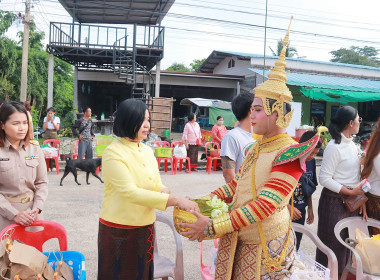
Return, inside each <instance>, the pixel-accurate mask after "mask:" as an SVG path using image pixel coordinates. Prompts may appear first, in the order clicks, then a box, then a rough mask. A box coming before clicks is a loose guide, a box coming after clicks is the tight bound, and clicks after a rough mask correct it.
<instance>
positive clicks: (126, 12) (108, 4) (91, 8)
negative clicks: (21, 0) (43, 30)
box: [58, 0, 175, 25]
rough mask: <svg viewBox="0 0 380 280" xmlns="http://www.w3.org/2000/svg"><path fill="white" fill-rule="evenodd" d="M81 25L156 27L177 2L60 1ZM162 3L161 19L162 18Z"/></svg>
mask: <svg viewBox="0 0 380 280" xmlns="http://www.w3.org/2000/svg"><path fill="white" fill-rule="evenodd" d="M58 1H59V2H60V3H61V5H62V6H63V7H64V8H65V9H66V11H67V12H68V13H69V14H70V15H71V17H73V16H74V12H75V19H74V20H75V21H77V22H80V23H102V24H142V25H155V24H157V23H158V22H159V20H160V19H161V20H162V19H163V18H164V17H165V15H166V13H167V12H168V11H169V9H170V7H171V6H172V5H173V3H174V1H175V0H113V1H104V0H92V1H89V0H86V1H75V0H58ZM160 3H161V17H160Z"/></svg>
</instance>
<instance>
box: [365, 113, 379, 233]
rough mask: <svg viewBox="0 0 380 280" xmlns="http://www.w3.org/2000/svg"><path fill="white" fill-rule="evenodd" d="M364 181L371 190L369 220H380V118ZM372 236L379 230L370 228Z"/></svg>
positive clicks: (368, 210)
mask: <svg viewBox="0 0 380 280" xmlns="http://www.w3.org/2000/svg"><path fill="white" fill-rule="evenodd" d="M363 166H364V167H363V170H362V173H361V177H362V179H368V181H369V183H370V185H371V189H370V190H369V192H368V193H366V195H367V197H368V201H367V205H366V206H367V207H366V208H367V209H366V211H367V215H368V217H369V218H372V219H376V220H380V118H379V119H378V121H377V124H376V126H375V129H374V131H372V135H371V138H370V139H369V144H368V148H367V152H366V156H365V158H364V160H363ZM369 230H370V234H371V235H376V234H379V233H380V230H379V229H376V228H370V229H369Z"/></svg>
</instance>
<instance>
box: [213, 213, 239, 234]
mask: <svg viewBox="0 0 380 280" xmlns="http://www.w3.org/2000/svg"><path fill="white" fill-rule="evenodd" d="M213 226H214V230H215V234H216V235H219V236H222V235H225V234H227V233H230V232H233V231H234V228H233V226H232V222H231V218H230V215H229V214H224V215H222V216H219V217H217V218H215V219H213Z"/></svg>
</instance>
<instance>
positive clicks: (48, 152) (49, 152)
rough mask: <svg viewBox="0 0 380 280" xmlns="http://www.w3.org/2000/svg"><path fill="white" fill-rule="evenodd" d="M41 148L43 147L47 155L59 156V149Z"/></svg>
mask: <svg viewBox="0 0 380 280" xmlns="http://www.w3.org/2000/svg"><path fill="white" fill-rule="evenodd" d="M41 149H42V152H43V153H44V156H45V157H57V156H58V150H57V149H56V148H49V147H44V148H41Z"/></svg>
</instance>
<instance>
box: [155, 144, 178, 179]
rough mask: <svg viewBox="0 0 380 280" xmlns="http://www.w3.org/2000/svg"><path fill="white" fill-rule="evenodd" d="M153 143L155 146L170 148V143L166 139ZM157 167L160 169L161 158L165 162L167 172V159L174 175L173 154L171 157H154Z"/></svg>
mask: <svg viewBox="0 0 380 280" xmlns="http://www.w3.org/2000/svg"><path fill="white" fill-rule="evenodd" d="M154 145H155V146H156V147H162V148H170V143H169V142H167V141H156V142H154ZM156 159H157V164H158V169H160V164H161V160H163V161H164V163H165V172H168V161H170V164H171V165H170V166H171V169H172V174H173V175H174V169H173V156H171V157H156Z"/></svg>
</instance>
